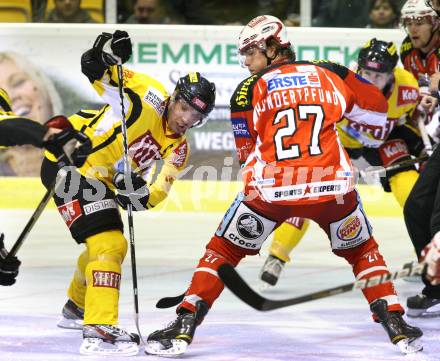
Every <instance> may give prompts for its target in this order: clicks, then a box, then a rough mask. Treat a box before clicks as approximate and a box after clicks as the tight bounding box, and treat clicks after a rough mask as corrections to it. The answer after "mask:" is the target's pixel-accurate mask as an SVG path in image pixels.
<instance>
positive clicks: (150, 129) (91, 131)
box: [69, 66, 189, 207]
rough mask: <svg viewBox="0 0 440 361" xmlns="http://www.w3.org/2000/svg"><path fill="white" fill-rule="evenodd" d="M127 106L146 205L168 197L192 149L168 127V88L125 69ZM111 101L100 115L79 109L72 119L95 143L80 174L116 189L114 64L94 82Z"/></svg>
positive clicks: (118, 151)
mask: <svg viewBox="0 0 440 361" xmlns="http://www.w3.org/2000/svg"><path fill="white" fill-rule="evenodd" d="M123 78H124V108H125V115H126V116H125V119H126V125H127V138H128V148H129V151H128V153H129V158H130V160H131V167H132V170H133V171H135V172H137V173H138V174H140V175H141V176H142V177H143V178H144V179H145V180H146V181H147V182H148V183H149V185H150V198H149V201H148V207H154V206H156V205H157V204H158V203H159V202H161V201H162V200H163V199H165V198H166V196H167V194H168V192H169V190H170V188H171V185H172V183H173V182H174V180H175V179H176V178H177V177H178V174H179V172H180V171H182V170H183V169H184V168H185V165H186V163H187V161H188V157H189V145H188V142H187V140H186V138H185V136H184V135H181V134H175V133H173V132H172V131H171V130H170V129H169V128H168V126H167V121H166V114H165V113H164V111H165V105H166V103H167V102H168V100H169V95H168V93H167V92H166V90H165V87H164V86H163V85H162V84H161V83H160V82H158V81H157V80H155V79H153V78H151V77H149V76H147V75H146V74H142V73H137V72H133V71H131V70H128V69H126V68H124V69H123ZM92 85H93V87H94V89H95V90H96V91H97V92H98V94H99V95H100V96H101V97H102V99H103V100H104V101H105V102H106V103H108V104H107V105H105V106H104V107H102V108H101V109H100V110H98V111H80V112H78V113H77V114H74V115H73V116H71V117H70V118H69V120H70V122H71V123H72V125H73V127H74V128H75V129H76V130H80V131H83V132H84V133H85V134H86V135H88V136H89V137H90V138H91V139H92V146H93V150H92V153H91V154H90V155H89V156H88V158H87V161H86V163H85V164H84V165H83V166H82V167H81V168H79V170H78V171H79V172H80V173H81V174H82V175H84V176H86V177H94V178H97V179H98V180H101V181H103V182H104V183H105V184H106V185H107V186H108V187H109V188H110V189H114V185H113V184H112V178H113V175H114V174H115V172H116V171H123V170H124V146H123V137H122V122H121V118H122V117H121V104H120V96H119V89H118V77H117V68H116V66H113V67H109V68H107V70H106V71H105V73H104V75H103V77H102V78H101V79H99V80H95V81H94V82H93V83H92ZM158 160H163V165H162V168H161V170H160V173H159V174H158V175H157V177H156V180H155V182H154V183H153V184H150V180H151V178H152V173H153V172H155V169H156V167H155V163H156V161H158Z"/></svg>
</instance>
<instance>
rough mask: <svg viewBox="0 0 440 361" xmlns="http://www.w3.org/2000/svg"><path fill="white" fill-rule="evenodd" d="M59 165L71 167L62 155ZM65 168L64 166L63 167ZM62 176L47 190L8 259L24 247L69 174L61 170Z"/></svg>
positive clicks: (58, 161) (58, 160)
mask: <svg viewBox="0 0 440 361" xmlns="http://www.w3.org/2000/svg"><path fill="white" fill-rule="evenodd" d="M57 163H58V164H64V165H69V164H70V162H69V160H68V158H67V156H66V155H62V156H61V157H60V158H59V159H57ZM61 167H63V165H61ZM59 172H60V176H59V178H58V177H57V178H58V181H57V178H55V180H54V181H53V182H52V184H51V185H50V186H49V188H48V189H47V191H46V193H45V194H44V196H43V198H42V199H41V201H40V203H39V204H38V206H37V208H36V209H35V211H34V213H33V214H32V216H31V218H30V219H29V221H28V222H27V223H26V225H25V226H24V228H23V230H22V231H21V233H20V235H19V236H18V238H17V240H16V241H15V243H14V245H13V246H12V248H11V250H10V251H9V253H8V256H7V257H14V256H15V255H16V254H17V252H18V250H19V249H20V248H21V246H22V245H23V243H24V241H25V240H26V238H27V236H28V235H29V233H30V231H31V230H32V228H34V225H35V223H36V222H37V220H38V219H39V218H40V216H41V214H42V213H43V211H44V209H45V208H46V206H47V204H48V203H49V201H50V199H51V198H52V197H53V195H54V194H55V192H56V190H57V189H58V188H59V186H60V185H61V183H62V182H63V179H64V178H65V176H66V174H67V172H66V171H65V170H63V169H62V168H61V169H60V171H59Z"/></svg>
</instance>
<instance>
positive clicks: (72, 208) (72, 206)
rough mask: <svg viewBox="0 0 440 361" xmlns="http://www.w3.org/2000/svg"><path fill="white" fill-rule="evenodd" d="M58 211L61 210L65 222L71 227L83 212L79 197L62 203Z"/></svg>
mask: <svg viewBox="0 0 440 361" xmlns="http://www.w3.org/2000/svg"><path fill="white" fill-rule="evenodd" d="M58 212H60V214H61V216H62V217H63V219H64V222H66V224H67V227H69V228H70V227H71V226H72V224H73V222H75V221H76V220H77V219H78V218H79V217H80V216H81V215H82V214H83V213H82V210H81V205H80V204H79V201H78V199H74V200H73V201H72V202H69V203H65V204H62V205H61V206H59V207H58Z"/></svg>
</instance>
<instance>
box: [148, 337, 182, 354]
mask: <svg viewBox="0 0 440 361" xmlns="http://www.w3.org/2000/svg"><path fill="white" fill-rule="evenodd" d="M171 343H172V344H173V345H172V346H171V347H169V348H165V346H164V345H162V344H161V343H160V342H158V341H147V344H146V345H145V353H146V354H147V355H148V354H149V355H158V356H177V355H182V354H184V353H185V352H186V349H187V348H188V343H187V342H186V341H183V340H171Z"/></svg>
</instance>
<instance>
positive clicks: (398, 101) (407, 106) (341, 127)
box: [337, 68, 419, 148]
mask: <svg viewBox="0 0 440 361" xmlns="http://www.w3.org/2000/svg"><path fill="white" fill-rule="evenodd" d="M385 96H386V98H387V99H388V112H387V122H388V124H387V127H386V129H385V130H384V129H383V128H382V127H379V126H376V125H375V124H368V125H365V124H359V123H356V122H353V121H351V120H350V119H347V118H344V119H343V120H342V121H341V122H339V123H338V124H337V128H338V133H339V137H340V139H341V141H342V144H343V146H344V147H346V148H362V147H364V146H366V147H374V148H376V147H379V146H380V145H381V144H382V142H383V140H381V139H386V138H387V136H388V135H389V134H390V133H391V131H392V130H393V128H394V127H395V126H396V125H402V124H405V122H407V120H408V119H409V118H410V116H411V115H412V113H413V111H414V109H415V108H416V106H417V99H418V96H419V86H418V84H417V80H416V79H415V78H414V76H413V75H412V74H411V73H410V72H408V71H406V70H405V69H403V68H394V80H393V82H392V84H391V87H390V89H389V90H388V91H387V93H386V94H385ZM383 131H385V132H386V134H385V136H384V134H382V132H383Z"/></svg>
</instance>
